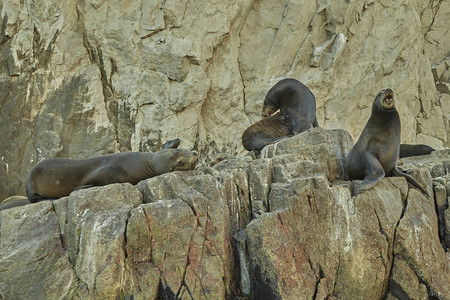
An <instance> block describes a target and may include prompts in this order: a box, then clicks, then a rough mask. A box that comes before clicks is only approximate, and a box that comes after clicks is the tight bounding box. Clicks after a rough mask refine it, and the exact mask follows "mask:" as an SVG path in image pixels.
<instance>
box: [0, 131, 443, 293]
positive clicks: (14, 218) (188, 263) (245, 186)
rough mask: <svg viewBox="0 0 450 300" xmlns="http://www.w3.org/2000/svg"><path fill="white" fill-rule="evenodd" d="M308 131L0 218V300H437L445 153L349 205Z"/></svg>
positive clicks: (326, 142) (330, 144)
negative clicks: (252, 152)
mask: <svg viewBox="0 0 450 300" xmlns="http://www.w3.org/2000/svg"><path fill="white" fill-rule="evenodd" d="M352 145H353V141H352V138H351V136H350V134H349V133H348V132H346V131H344V130H324V129H322V128H313V129H310V130H309V131H307V132H304V133H302V134H299V135H297V136H294V137H292V138H289V139H285V140H282V141H280V142H279V143H277V144H275V145H270V146H268V147H266V148H264V149H263V151H262V152H261V158H257V159H252V158H251V157H250V156H244V157H241V158H237V159H230V160H225V161H222V162H220V163H218V164H216V165H215V166H214V167H213V168H210V167H200V168H198V169H197V170H194V171H187V172H174V173H167V174H164V175H161V176H157V177H153V178H151V179H148V180H145V181H141V182H140V183H139V184H137V185H136V186H132V185H131V184H112V185H108V186H104V187H94V188H90V189H85V190H78V191H75V192H73V193H72V194H71V195H70V196H68V197H65V198H61V199H59V200H55V201H52V202H50V201H44V202H40V203H36V204H29V205H26V206H20V207H13V208H10V209H6V210H3V211H0V217H1V218H0V220H1V221H0V222H1V223H0V298H1V299H36V298H39V299H237V298H240V299H243V298H244V299H382V298H386V299H427V298H428V299H450V298H449V297H450V296H449V295H450V290H449V288H450V285H449V284H448V283H449V282H450V259H449V256H448V252H447V251H448V249H449V247H450V244H449V243H448V241H449V240H450V238H449V232H450V231H449V230H448V227H449V224H450V219H449V217H448V216H449V209H448V198H447V197H448V196H447V195H449V192H450V189H449V188H450V168H449V166H450V152H449V151H448V150H447V151H438V152H436V153H433V154H431V155H428V156H425V157H422V158H420V159H418V158H408V159H403V161H402V167H404V168H410V169H412V172H411V174H412V176H414V177H415V178H417V180H418V181H419V182H420V183H421V184H424V185H426V187H427V190H428V192H429V193H430V194H431V195H434V197H433V196H431V197H426V196H424V195H423V194H422V193H421V192H420V191H419V190H417V189H415V188H414V187H409V186H408V184H407V182H406V180H405V179H404V178H394V177H391V178H385V179H383V180H382V181H381V182H380V183H379V184H377V185H376V186H375V187H374V188H372V189H370V190H367V191H364V192H362V193H361V194H358V195H352V190H353V189H352V184H353V183H357V182H353V183H351V182H346V181H342V180H340V179H341V178H342V176H343V169H342V166H343V162H344V158H345V156H346V154H347V153H348V151H349V150H350V148H351V147H352Z"/></svg>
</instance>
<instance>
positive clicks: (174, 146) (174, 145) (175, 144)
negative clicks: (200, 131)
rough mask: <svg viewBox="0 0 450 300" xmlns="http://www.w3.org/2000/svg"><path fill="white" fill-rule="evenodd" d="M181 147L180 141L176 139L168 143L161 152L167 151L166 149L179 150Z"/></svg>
mask: <svg viewBox="0 0 450 300" xmlns="http://www.w3.org/2000/svg"><path fill="white" fill-rule="evenodd" d="M179 145H180V139H178V138H177V139H174V140H170V141H168V142H166V143H165V144H164V145H163V146H162V147H161V150H165V149H177V148H178V146H179Z"/></svg>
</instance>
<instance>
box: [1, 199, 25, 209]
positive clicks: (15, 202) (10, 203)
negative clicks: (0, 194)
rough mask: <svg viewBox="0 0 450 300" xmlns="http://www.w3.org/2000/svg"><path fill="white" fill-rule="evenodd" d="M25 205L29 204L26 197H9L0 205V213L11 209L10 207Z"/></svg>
mask: <svg viewBox="0 0 450 300" xmlns="http://www.w3.org/2000/svg"><path fill="white" fill-rule="evenodd" d="M26 204H30V201H28V198H27V197H24V196H10V197H8V198H6V199H4V200H3V201H2V202H1V203H0V211H2V210H5V209H8V208H12V207H17V206H23V205H26Z"/></svg>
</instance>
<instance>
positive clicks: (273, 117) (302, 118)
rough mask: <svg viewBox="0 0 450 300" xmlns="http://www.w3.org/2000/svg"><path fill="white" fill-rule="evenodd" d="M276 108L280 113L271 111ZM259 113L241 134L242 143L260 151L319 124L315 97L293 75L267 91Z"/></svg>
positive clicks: (250, 148) (250, 149)
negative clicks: (260, 117)
mask: <svg viewBox="0 0 450 300" xmlns="http://www.w3.org/2000/svg"><path fill="white" fill-rule="evenodd" d="M277 110H279V112H278V113H276V114H274V113H275V112H276V111H277ZM262 116H263V119H261V120H259V121H258V122H256V123H254V124H252V125H250V126H249V127H248V128H247V129H246V130H245V131H244V133H243V134H242V145H243V146H244V148H245V149H247V150H249V151H252V150H256V151H259V150H261V149H262V148H263V147H264V146H266V145H269V144H273V143H275V142H277V141H279V140H281V139H283V138H286V137H289V136H292V135H294V134H298V133H301V132H303V131H306V130H308V129H309V128H311V127H318V126H319V124H318V122H317V118H316V98H315V97H314V95H313V93H311V91H310V90H309V89H308V88H307V87H306V86H305V85H304V84H302V83H301V82H300V81H298V80H296V79H293V78H286V79H283V80H280V81H279V82H277V83H276V84H275V85H274V86H273V87H272V88H271V89H270V90H269V91H268V92H267V95H266V97H265V99H264V105H263V109H262Z"/></svg>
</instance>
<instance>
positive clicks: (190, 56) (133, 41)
mask: <svg viewBox="0 0 450 300" xmlns="http://www.w3.org/2000/svg"><path fill="white" fill-rule="evenodd" d="M449 9H450V4H449V3H448V1H425V2H424V1H418V0H408V1H406V0H405V1H396V2H395V3H391V2H388V1H381V2H380V1H362V0H360V1H350V2H349V1H344V0H339V1H319V2H315V1H303V0H292V1H266V0H264V1H254V0H241V1H231V2H221V1H207V2H204V1H197V0H196V1H185V0H184V1H181V2H180V1H131V2H126V1H125V2H124V1H118V2H117V1H116V2H114V1H103V0H101V1H98V0H92V1H91V0H89V1H72V2H70V3H69V2H61V1H55V0H46V1H44V2H42V3H37V2H33V1H30V0H26V1H19V0H3V1H0V16H1V20H2V23H1V26H0V29H1V30H0V57H2V58H3V60H2V61H3V63H2V64H1V65H0V90H1V91H2V93H1V95H0V121H1V122H0V131H1V132H2V139H1V140H0V153H1V154H0V175H1V177H0V178H1V179H2V184H1V185H0V198H2V199H3V198H6V197H7V196H10V195H16V194H21V195H24V186H25V181H26V177H27V174H28V172H29V170H30V169H31V167H32V166H33V165H35V164H36V163H37V162H39V161H41V160H42V159H44V158H48V157H55V156H57V157H58V156H59V157H61V156H64V157H70V158H85V157H90V156H94V155H98V154H105V153H111V152H116V151H125V150H135V151H136V150H142V151H149V150H152V151H155V150H157V149H159V148H160V146H161V144H163V143H164V142H166V141H167V140H170V139H173V138H180V139H181V140H182V143H183V144H182V147H185V148H195V149H196V150H198V151H199V152H200V154H203V155H201V157H211V156H212V155H213V154H215V153H218V152H228V153H230V154H234V155H236V154H242V153H244V149H243V148H242V146H241V142H240V137H241V134H242V132H243V131H244V129H245V128H246V127H247V126H249V125H250V124H251V123H252V122H255V121H257V120H258V119H259V118H260V110H261V106H262V102H263V99H264V95H265V93H266V92H267V91H268V90H269V88H270V87H271V86H272V85H273V84H275V83H276V82H277V81H278V80H279V79H281V78H285V77H295V78H297V79H299V80H301V81H302V82H304V83H305V84H306V85H307V86H308V87H309V88H310V89H311V90H312V92H313V93H314V94H315V95H316V98H317V114H318V121H319V124H320V125H321V126H322V127H324V128H328V129H331V128H342V129H345V130H347V131H349V132H350V134H351V135H352V137H353V138H354V139H356V138H357V135H358V134H359V132H360V131H361V129H362V127H363V126H364V124H365V120H366V119H367V117H368V116H369V114H370V106H371V103H372V99H373V97H374V95H375V94H376V93H377V92H378V91H379V90H381V89H383V88H386V87H390V88H393V89H394V91H395V92H396V94H397V96H398V108H399V112H400V115H401V120H402V124H403V131H402V139H403V141H404V142H423V143H427V144H430V145H431V146H434V147H437V148H442V147H449V146H450V144H449V143H450V136H449V134H450V133H449V132H450V117H449V115H450V105H449V103H450V94H449V93H450V92H449V85H450V84H449V77H450V76H449V74H450V73H449V59H448V57H449V53H448V49H449V44H448V43H449V42H448V41H449V40H450V38H449V31H448V30H447V29H448V28H449V26H450V23H449V22H450V21H449V19H450V18H448V12H449ZM205 160H207V158H205Z"/></svg>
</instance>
